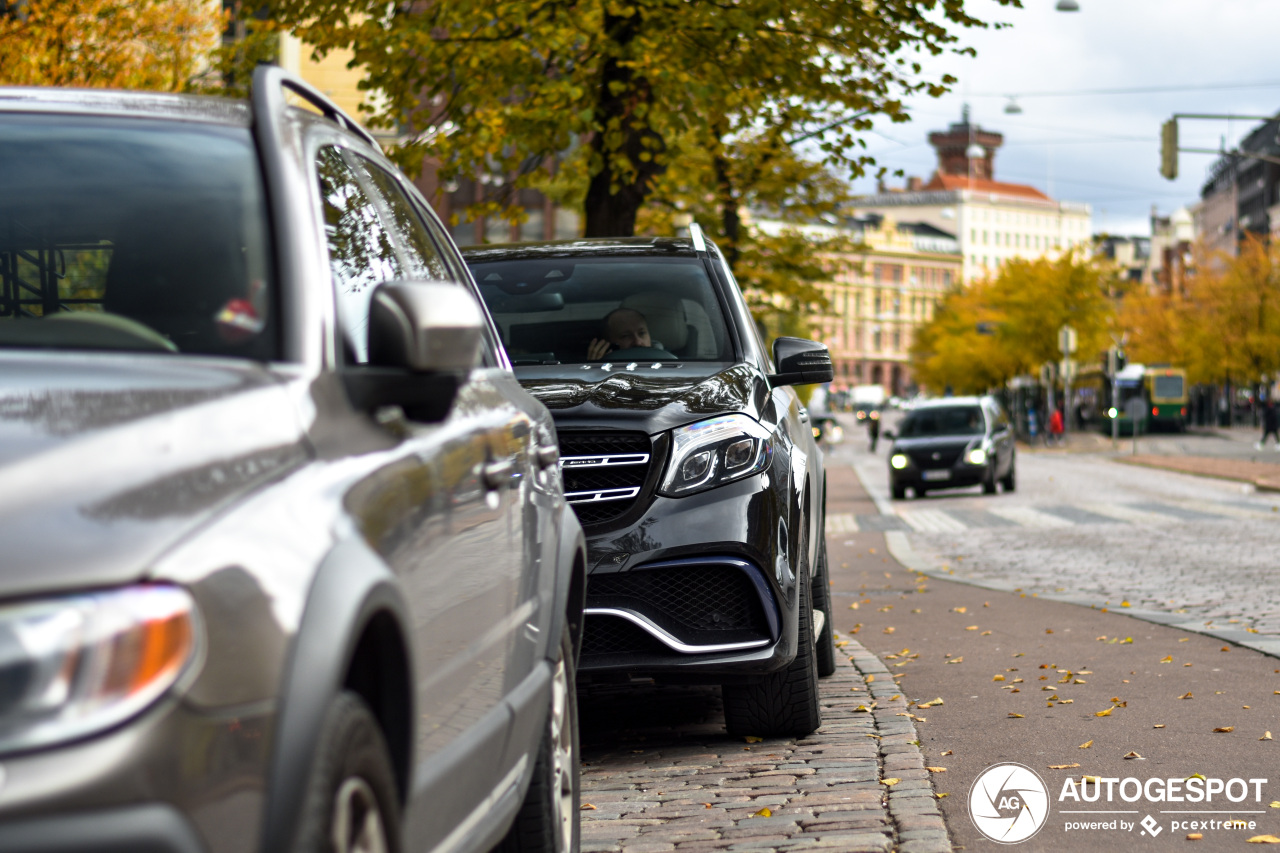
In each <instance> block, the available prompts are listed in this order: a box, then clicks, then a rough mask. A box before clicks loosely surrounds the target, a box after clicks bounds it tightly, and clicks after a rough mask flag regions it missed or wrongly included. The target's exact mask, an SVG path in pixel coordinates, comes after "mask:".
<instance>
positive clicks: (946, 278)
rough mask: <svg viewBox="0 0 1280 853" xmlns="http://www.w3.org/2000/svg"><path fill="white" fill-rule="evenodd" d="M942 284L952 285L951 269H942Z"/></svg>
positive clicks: (945, 285)
mask: <svg viewBox="0 0 1280 853" xmlns="http://www.w3.org/2000/svg"><path fill="white" fill-rule="evenodd" d="M942 286H943V287H950V286H951V271H950V270H943V271H942Z"/></svg>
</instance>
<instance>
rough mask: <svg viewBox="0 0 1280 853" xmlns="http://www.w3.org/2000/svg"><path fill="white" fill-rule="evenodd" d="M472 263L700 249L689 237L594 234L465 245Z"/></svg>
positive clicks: (693, 253)
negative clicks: (599, 235)
mask: <svg viewBox="0 0 1280 853" xmlns="http://www.w3.org/2000/svg"><path fill="white" fill-rule="evenodd" d="M462 254H463V257H465V258H466V260H467V262H468V263H477V264H482V263H490V262H494V261H525V260H556V259H560V258H600V257H655V256H659V257H687V258H696V257H697V256H698V252H697V250H696V249H694V247H693V241H692V240H691V239H689V238H688V237H593V238H587V239H581V240H552V241H544V242H535V243H502V244H499V245H496V246H493V245H487V246H464V247H462Z"/></svg>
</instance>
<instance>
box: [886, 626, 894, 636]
mask: <svg viewBox="0 0 1280 853" xmlns="http://www.w3.org/2000/svg"><path fill="white" fill-rule="evenodd" d="M884 633H886V634H892V633H893V626H892V625H890V626H889V627H888V628H885V629H884Z"/></svg>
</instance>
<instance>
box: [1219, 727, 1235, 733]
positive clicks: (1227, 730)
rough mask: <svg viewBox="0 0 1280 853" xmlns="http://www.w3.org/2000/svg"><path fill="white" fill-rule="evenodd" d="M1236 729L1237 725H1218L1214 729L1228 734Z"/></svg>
mask: <svg viewBox="0 0 1280 853" xmlns="http://www.w3.org/2000/svg"><path fill="white" fill-rule="evenodd" d="M1235 730H1236V727H1235V726H1218V727H1217V728H1216V729H1214V731H1215V732H1222V733H1223V734H1226V733H1227V732H1234V731H1235Z"/></svg>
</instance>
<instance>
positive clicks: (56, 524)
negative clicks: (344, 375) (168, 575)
mask: <svg viewBox="0 0 1280 853" xmlns="http://www.w3.org/2000/svg"><path fill="white" fill-rule="evenodd" d="M306 457H307V451H306V447H305V445H304V443H303V433H302V430H301V428H300V426H299V418H298V415H297V410H296V408H295V407H294V406H293V405H292V402H291V397H290V395H289V393H288V390H287V388H286V386H284V385H283V384H281V383H280V382H279V381H278V380H277V379H276V378H275V377H274V376H273V375H272V374H271V373H269V372H267V371H266V370H265V369H263V368H261V367H260V366H257V365H254V364H249V363H240V362H232V361H222V360H214V359H194V358H182V357H171V356H160V357H157V356H130V355H114V354H94V355H92V356H86V355H83V354H70V353H67V354H61V353H57V354H45V353H30V352H26V353H0V553H3V554H4V555H5V559H4V560H3V561H0V597H4V598H8V597H12V596H16V595H24V594H31V593H39V592H49V591H55V590H60V589H71V588H84V587H93V586H106V585H111V584H119V583H126V582H129V581H132V580H136V579H139V578H141V577H143V576H145V574H146V572H147V570H148V569H149V568H150V564H151V563H152V562H153V561H154V560H155V559H156V558H157V557H158V556H159V555H160V554H161V553H162V552H163V551H164V550H165V549H166V548H167V547H169V546H170V545H172V544H173V543H174V542H175V541H176V540H177V539H178V538H180V537H181V536H182V535H183V534H185V533H187V532H188V531H190V530H191V529H193V528H194V527H196V526H198V525H199V524H201V523H202V522H204V521H205V520H207V519H208V518H209V517H210V516H211V515H212V514H213V513H214V512H216V511H217V510H218V508H220V507H222V506H224V505H225V504H226V503H228V502H229V501H231V500H233V499H234V498H235V497H237V496H239V495H241V494H243V493H245V492H246V491H248V490H250V489H252V488H254V487H255V486H257V485H259V484H261V483H262V482H264V481H265V480H266V479H267V478H271V477H275V476H278V475H279V474H280V473H281V471H282V470H283V469H285V468H287V467H291V466H294V465H297V464H299V463H300V462H301V461H302V460H303V459H305V458H306Z"/></svg>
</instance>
